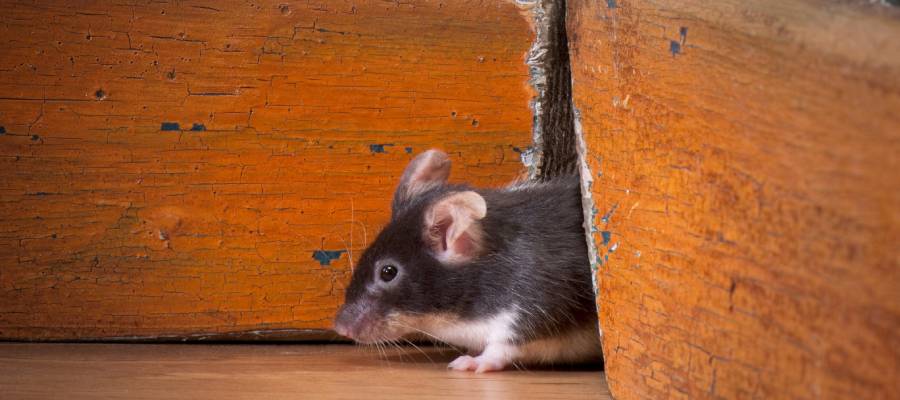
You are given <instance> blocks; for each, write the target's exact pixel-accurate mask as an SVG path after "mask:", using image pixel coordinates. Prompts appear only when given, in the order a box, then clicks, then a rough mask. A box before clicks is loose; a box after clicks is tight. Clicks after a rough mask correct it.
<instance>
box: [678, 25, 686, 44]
mask: <svg viewBox="0 0 900 400" xmlns="http://www.w3.org/2000/svg"><path fill="white" fill-rule="evenodd" d="M678 34H679V35H681V45H682V46H684V42H686V41H687V27H686V26H682V27H681V29H679V30H678Z"/></svg>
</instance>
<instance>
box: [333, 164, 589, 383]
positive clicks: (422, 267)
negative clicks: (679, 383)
mask: <svg viewBox="0 0 900 400" xmlns="http://www.w3.org/2000/svg"><path fill="white" fill-rule="evenodd" d="M449 175H450V160H449V158H448V156H447V154H445V153H443V152H441V151H438V150H429V151H427V152H424V153H422V154H420V155H419V156H417V157H416V158H415V159H413V160H412V161H411V162H410V164H409V166H407V168H406V170H405V171H404V172H403V175H402V177H401V179H400V183H399V185H398V187H397V190H396V192H395V194H394V198H393V202H392V205H391V211H392V214H391V219H390V222H389V223H388V224H387V226H385V227H384V229H383V230H382V231H381V232H380V233H379V234H378V237H377V238H376V239H375V241H374V242H373V243H372V244H371V245H370V246H369V247H368V248H367V249H366V250H365V252H364V253H363V255H362V257H361V258H360V259H359V262H358V263H357V265H356V267H355V269H354V271H353V276H352V278H351V281H350V285H349V286H348V287H347V291H346V298H345V303H344V305H343V306H342V307H341V309H340V310H339V311H338V314H337V317H336V319H335V331H336V332H338V333H339V334H341V335H343V336H346V337H349V338H351V339H354V340H355V341H357V342H359V343H364V344H368V343H379V342H389V341H393V340H397V339H400V338H402V337H405V336H409V335H417V334H418V335H424V336H427V337H430V338H432V339H435V340H438V341H441V342H445V343H448V344H450V345H453V346H459V347H463V348H465V349H466V350H467V351H468V352H469V353H470V354H472V355H463V356H460V357H459V358H457V359H456V360H454V361H453V362H451V363H450V364H449V365H448V368H451V369H454V370H459V371H475V372H487V371H499V370H503V369H504V368H507V367H509V366H511V365H534V364H557V363H576V362H593V361H600V360H601V359H602V355H601V350H600V332H599V329H598V325H597V309H596V306H595V303H594V294H593V289H592V285H591V269H590V266H589V264H588V254H587V243H586V241H585V233H584V228H583V227H582V221H583V215H582V208H581V192H580V187H579V180H578V178H577V177H576V176H574V175H573V176H564V177H559V178H554V179H550V180H548V181H546V182H521V183H517V184H513V185H511V186H509V187H506V188H501V189H478V188H472V187H469V186H467V185H455V184H448V183H447V178H448V176H449ZM475 354H478V355H477V356H473V355H475Z"/></svg>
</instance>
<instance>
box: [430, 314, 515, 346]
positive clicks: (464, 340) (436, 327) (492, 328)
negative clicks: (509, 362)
mask: <svg viewBox="0 0 900 400" xmlns="http://www.w3.org/2000/svg"><path fill="white" fill-rule="evenodd" d="M517 318H518V315H517V314H515V313H514V312H512V311H502V312H500V313H498V314H496V315H494V316H492V317H488V318H485V319H482V320H473V321H463V320H459V319H455V320H453V321H437V320H431V321H427V322H428V324H427V325H428V326H425V327H423V330H424V331H426V332H428V333H430V334H432V335H434V336H435V337H436V338H438V339H439V340H441V341H443V342H447V343H449V344H452V345H455V346H463V347H465V348H467V349H469V350H471V351H478V352H480V351H482V350H484V348H485V347H486V346H487V345H488V343H503V342H508V341H510V340H512V339H514V336H515V332H514V331H513V325H514V324H515V323H516V319H517Z"/></svg>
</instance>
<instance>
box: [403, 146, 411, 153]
mask: <svg viewBox="0 0 900 400" xmlns="http://www.w3.org/2000/svg"><path fill="white" fill-rule="evenodd" d="M403 150H405V151H406V154H412V150H413V149H412V147H404V148H403Z"/></svg>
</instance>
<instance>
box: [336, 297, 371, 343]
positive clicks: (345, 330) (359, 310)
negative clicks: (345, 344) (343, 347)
mask: <svg viewBox="0 0 900 400" xmlns="http://www.w3.org/2000/svg"><path fill="white" fill-rule="evenodd" d="M365 315H366V310H365V309H364V307H362V306H360V305H359V304H344V305H343V306H341V309H340V310H338V313H337V316H336V317H335V319H334V331H335V332H337V333H338V335H341V336H346V337H348V338H351V339H354V340H355V339H357V338H358V336H359V332H360V330H361V329H362V327H363V325H364V322H365V321H364V319H365Z"/></svg>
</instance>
